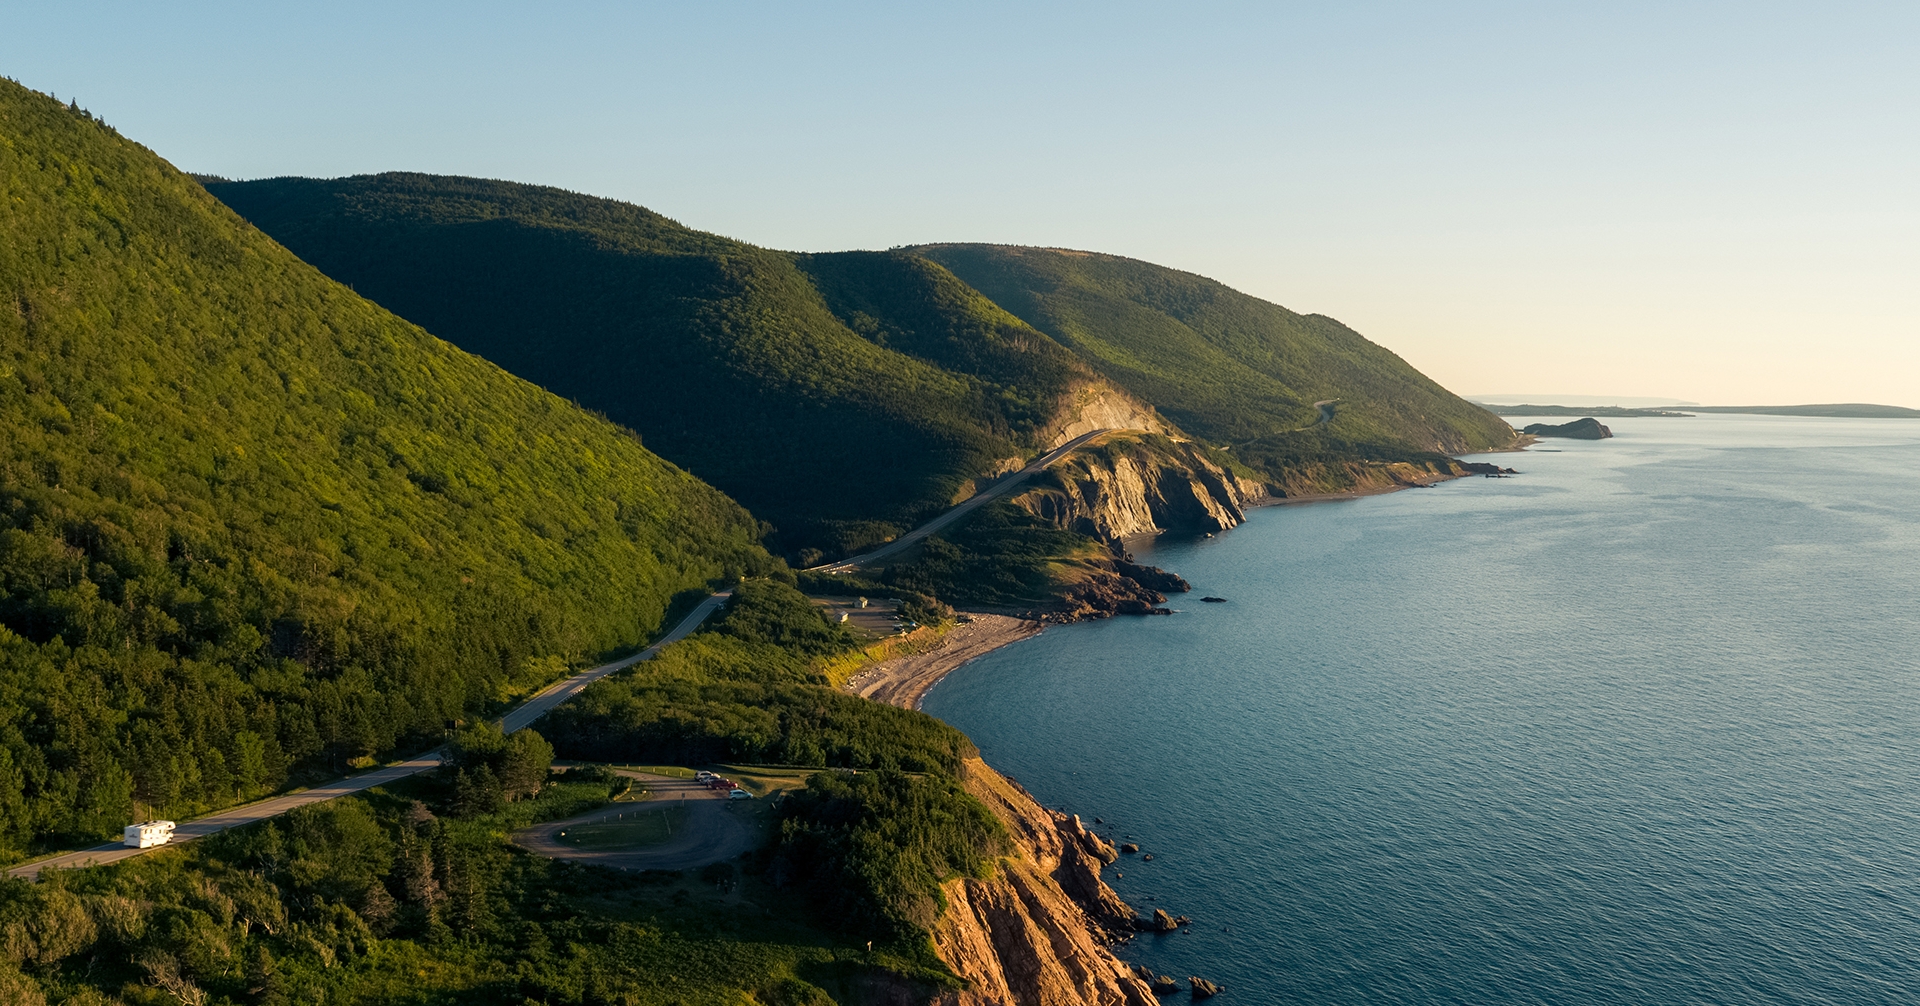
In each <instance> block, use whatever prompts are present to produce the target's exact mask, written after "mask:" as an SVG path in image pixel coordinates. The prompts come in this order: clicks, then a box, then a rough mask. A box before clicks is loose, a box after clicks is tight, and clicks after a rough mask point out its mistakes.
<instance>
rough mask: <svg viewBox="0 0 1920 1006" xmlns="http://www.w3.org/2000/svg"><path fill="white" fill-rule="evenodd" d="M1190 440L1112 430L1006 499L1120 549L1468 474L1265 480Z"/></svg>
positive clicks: (1389, 472) (1426, 468)
mask: <svg viewBox="0 0 1920 1006" xmlns="http://www.w3.org/2000/svg"><path fill="white" fill-rule="evenodd" d="M1218 456H1219V455H1213V456H1210V455H1209V454H1208V453H1207V452H1205V451H1203V450H1201V449H1200V448H1199V447H1197V446H1196V445H1194V444H1193V443H1191V442H1188V441H1184V440H1176V439H1173V438H1171V437H1169V436H1164V435H1140V434H1116V435H1115V436H1114V438H1113V439H1111V440H1109V441H1107V442H1106V443H1103V444H1100V445H1097V446H1093V447H1089V448H1087V449H1085V450H1082V451H1080V452H1079V453H1077V454H1075V455H1074V456H1072V457H1070V458H1068V459H1066V460H1064V461H1062V462H1061V463H1059V464H1057V465H1055V466H1054V467H1053V468H1051V469H1049V470H1048V471H1047V473H1046V474H1045V475H1043V476H1038V477H1035V478H1034V480H1033V482H1032V485H1031V487H1030V488H1028V489H1026V490H1024V491H1022V492H1021V493H1020V494H1019V495H1017V496H1015V497H1014V498H1013V503H1014V504H1015V505H1017V506H1019V507H1020V508H1022V509H1024V510H1026V511H1027V512H1028V513H1030V514H1033V515H1034V516H1035V517H1038V518H1040V519H1041V520H1043V521H1046V522H1047V523H1050V524H1052V525H1054V526H1055V527H1060V528H1065V529H1067V530H1071V531H1077V532H1079V533H1081V534H1084V535H1087V536H1089V537H1092V538H1096V539H1099V540H1101V541H1105V542H1107V543H1108V544H1110V545H1113V546H1115V552H1116V553H1120V552H1123V551H1124V550H1123V549H1122V548H1121V547H1119V546H1120V543H1122V542H1124V541H1125V540H1126V539H1128V538H1133V537H1135V536H1138V535H1149V534H1157V533H1159V532H1161V531H1174V530H1179V531H1206V532H1214V531H1224V530H1226V529H1228V528H1231V527H1234V526H1236V525H1238V524H1240V523H1241V522H1243V521H1245V520H1246V511H1247V509H1248V508H1249V507H1253V506H1259V505H1261V504H1264V503H1273V502H1277V501H1279V500H1283V499H1299V498H1314V497H1322V496H1340V495H1349V494H1359V493H1373V492H1384V491H1387V490H1392V489H1399V488H1405V487H1408V486H1422V485H1431V484H1433V483H1435V482H1440V481H1444V480H1446V479H1450V478H1458V477H1459V476H1461V475H1465V474H1468V471H1469V469H1468V466H1467V465H1466V464H1465V463H1464V462H1459V461H1452V460H1450V459H1444V458H1442V459H1436V460H1433V461H1426V462H1408V461H1396V462H1379V461H1364V460H1345V461H1338V462H1330V463H1314V464H1308V465H1302V466H1299V467H1296V468H1291V469H1288V470H1286V471H1285V472H1283V473H1282V474H1281V476H1280V477H1279V478H1278V479H1276V480H1274V481H1272V482H1266V481H1262V480H1259V479H1256V478H1252V477H1249V476H1248V475H1246V474H1243V473H1244V471H1245V469H1244V468H1242V469H1240V470H1238V471H1236V470H1235V466H1233V465H1232V463H1231V462H1225V463H1223V462H1222V461H1219V460H1216V457H1218Z"/></svg>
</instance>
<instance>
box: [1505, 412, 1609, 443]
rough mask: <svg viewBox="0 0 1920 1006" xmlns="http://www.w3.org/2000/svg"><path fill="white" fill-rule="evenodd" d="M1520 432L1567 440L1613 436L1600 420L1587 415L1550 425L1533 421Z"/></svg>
mask: <svg viewBox="0 0 1920 1006" xmlns="http://www.w3.org/2000/svg"><path fill="white" fill-rule="evenodd" d="M1520 432H1522V433H1525V434H1527V435H1528V436H1531V437H1563V438H1566V439H1569V440H1605V439H1607V438H1609V437H1611V436H1613V431H1612V430H1609V429H1607V428H1606V427H1605V426H1602V425H1600V420H1598V419H1595V418H1593V417H1592V416H1588V417H1587V418H1585V419H1576V420H1574V421H1573V422H1571V423H1562V424H1560V425H1559V426H1550V425H1548V424H1546V423H1534V424H1533V425H1532V426H1529V427H1527V428H1526V429H1524V430H1521V431H1520Z"/></svg>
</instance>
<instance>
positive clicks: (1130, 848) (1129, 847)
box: [1120, 842, 1140, 856]
mask: <svg viewBox="0 0 1920 1006" xmlns="http://www.w3.org/2000/svg"><path fill="white" fill-rule="evenodd" d="M1120 851H1121V852H1124V853H1126V854H1127V855H1129V856H1131V855H1133V854H1134V853H1136V852H1139V851H1140V847H1139V846H1137V845H1135V844H1133V843H1132V842H1128V843H1127V844H1125V845H1123V846H1121V847H1120Z"/></svg>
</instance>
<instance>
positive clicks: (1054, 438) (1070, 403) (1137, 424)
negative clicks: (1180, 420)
mask: <svg viewBox="0 0 1920 1006" xmlns="http://www.w3.org/2000/svg"><path fill="white" fill-rule="evenodd" d="M1094 430H1142V431H1145V432H1148V433H1170V432H1173V427H1171V426H1169V425H1168V424H1167V421H1166V420H1164V419H1161V418H1160V414H1159V413H1158V412H1155V411H1154V410H1153V406H1151V405H1148V404H1147V403H1145V402H1142V401H1140V400H1139V399H1137V398H1135V397H1133V396H1132V395H1130V394H1127V393H1126V392H1125V391H1122V390H1120V389H1119V388H1116V387H1114V386H1113V385H1111V384H1108V383H1106V382H1105V381H1090V382H1088V383H1086V384H1081V385H1079V386H1077V387H1075V388H1074V389H1073V390H1072V391H1070V392H1069V393H1068V395H1067V399H1066V401H1065V402H1064V403H1063V406H1062V408H1061V409H1060V411H1059V412H1058V413H1056V414H1055V416H1054V421H1053V423H1052V425H1050V426H1048V427H1047V429H1046V431H1045V433H1043V434H1042V437H1041V439H1042V442H1044V443H1045V444H1046V446H1047V449H1048V450H1052V449H1053V448H1055V447H1058V446H1060V445H1061V444H1064V443H1066V442H1067V441H1069V440H1072V439H1073V438H1074V437H1077V436H1081V435H1082V434H1087V433H1092V432H1093V431H1094Z"/></svg>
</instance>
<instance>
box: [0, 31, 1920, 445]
mask: <svg viewBox="0 0 1920 1006" xmlns="http://www.w3.org/2000/svg"><path fill="white" fill-rule="evenodd" d="M163 8H164V9H163ZM0 75H5V76H9V77H12V78H14V79H15V80H18V81H20V82H21V83H23V84H26V85H28V86H30V87H33V88H35V89H38V90H41V91H50V92H52V93H54V94H55V95H57V96H59V97H60V98H61V99H63V100H65V99H69V98H73V99H76V100H78V101H79V103H80V104H81V106H82V107H85V108H88V109H90V110H91V111H93V112H94V113H95V114H97V115H99V116H101V117H102V118H104V119H105V120H107V121H108V122H110V123H112V124H113V125H114V126H116V127H117V128H118V129H119V130H120V131H121V132H122V133H123V134H125V135H127V136H129V137H132V138H133V139H136V140H138V141H140V142H142V143H144V144H146V145H147V146H149V147H151V148H153V149H154V150H156V151H158V152H159V153H160V154H161V155H162V156H164V157H166V158H167V159H168V160H170V161H172V162H173V163H174V164H175V165H177V166H179V167H181V168H183V169H185V170H189V171H195V172H201V173H208V174H217V175H222V176H225V177H230V178H257V177H264V176H271V175H310V176H322V177H331V176H338V175H347V174H358V173H364V172H373V171H385V170H412V171H428V172H437V173H446V174H464V175H478V176H485V177H494V178H506V179H512V180H516V181H525V182H537V183H542V184H548V185H557V186H561V187H563V188H568V189H574V190H578V191H582V192H588V193H593V194H595V195H601V196H608V197H613V198H618V199H624V200H628V201H631V202H635V203H639V204H641V205H644V206H647V207H649V208H651V209H654V210H657V211H659V212H661V213H665V214H667V215H668V216H670V217H673V218H674V219H676V220H679V221H680V222H682V223H685V224H687V225H689V226H693V227H698V228H701V229H703V230H709V231H715V232H718V233H721V234H725V235H728V236H730V237H736V238H741V239H744V240H748V241H752V242H755V243H759V244H763V245H769V246H772V247H777V248H785V249H793V250H805V251H825V250H840V249H849V248H886V247H892V246H897V245H905V244H916V243H922V242H930V241H990V242H997V243H1007V244H1024V245H1045V246H1056V247H1070V248H1084V249H1092V250H1097V251H1104V252H1111V253H1114V254H1119V255H1127V256H1132V257H1135V258H1140V259H1146V260H1148V261H1151V262H1156V263H1160V264H1162V265H1167V266H1172V267H1175V268H1179V269H1185V270H1189V271H1192V272H1196V273H1200V274H1203V275H1206V276H1210V277H1213V278H1214V279H1218V280H1220V281H1222V282H1224V283H1227V284H1228V285H1230V286H1233V287H1236V288H1238V289H1240V290H1244V291H1246V292H1248V293H1252V294H1254V295H1257V296H1260V297H1264V298H1266V299H1268V300H1271V301H1274V302H1276V303H1279V304H1283V305H1285V306H1287V307H1289V308H1292V309H1294V310H1296V311H1302V312H1313V313H1319V314H1326V315H1331V316H1333V317H1336V318H1339V319H1340V320H1342V321H1344V322H1346V323H1347V324H1349V325H1352V326H1353V327H1354V328H1356V329H1358V330H1359V331H1360V332H1362V333H1363V334H1365V335H1367V336H1368V337H1369V338H1371V339H1373V340H1374V341H1375V342H1378V343H1380V344H1382V345H1384V346H1386V347H1388V348H1389V349H1392V350H1393V351H1395V352H1397V353H1399V354H1400V355H1401V356H1402V357H1404V358H1405V359H1407V360H1408V361H1409V362H1410V363H1412V364H1413V365H1414V366H1416V367H1418V368H1420V369H1421V370H1423V371H1425V372H1426V373H1427V374H1428V375H1430V376H1432V377H1433V378H1435V379H1436V380H1438V381H1440V382H1441V383H1442V384H1444V385H1446V386H1447V387H1449V388H1451V389H1453V390H1455V391H1457V392H1460V393H1463V394H1468V395H1474V394H1487V395H1491V394H1509V395H1527V396H1536V395H1538V396H1551V395H1564V396H1575V395H1578V396H1590V397H1598V398H1638V399H1660V400H1685V401H1693V402H1701V403H1706V404H1787V403H1807V402H1851V401H1865V402H1880V403H1886V404H1896V405H1906V406H1913V407H1920V4H1914V3H1911V2H1907V3H1846V2H1829V3H1820V4H1814V3H1797V4H1785V3H1769V2H1765V0H1748V2H1743V3H1687V2H1660V3H1653V2H1648V3H1643V2H1637V0H1616V2H1613V3H1608V4H1593V3H1554V2H1549V0H1533V2H1527V3H1451V4H1441V3H1369V2H1364V0H1361V2H1349V3H1337V4H1336V3H1327V2H1320V3H1311V4H1295V3H1284V2H1275V3H1260V4H1222V3H1181V4H1130V3H1115V2H1106V3H1098V4H1092V3H1089V4H1058V3H1039V2H1024V3H1011V4H998V3H980V2H975V3H969V4H964V5H931V4H927V5H919V4H898V3H884V4H883V3H873V4H855V3H829V2H816V3H793V2H787V3H772V2H757V0H710V2H702V3H679V4H664V3H661V4H654V3H636V2H629V3H619V4H588V3H558V2H556V3H546V4H539V5H535V4H496V3H487V2H480V0H474V2H467V3H461V4H436V3H393V2H391V0H389V2H387V3H379V4H374V3H354V2H333V3H328V4H315V3H308V4H244V5H243V4H194V3H173V4H166V5H159V4H116V3H90V4H73V3H58V4H56V3H43V2H39V0H24V2H23V0H13V2H10V3H9V4H8V12H7V16H6V17H5V19H4V24H0Z"/></svg>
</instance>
